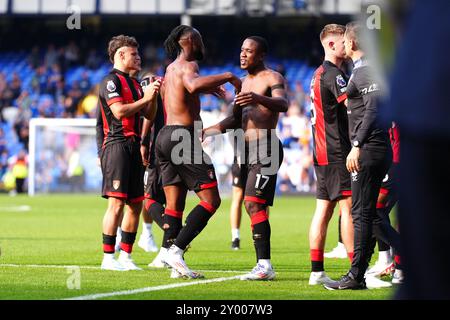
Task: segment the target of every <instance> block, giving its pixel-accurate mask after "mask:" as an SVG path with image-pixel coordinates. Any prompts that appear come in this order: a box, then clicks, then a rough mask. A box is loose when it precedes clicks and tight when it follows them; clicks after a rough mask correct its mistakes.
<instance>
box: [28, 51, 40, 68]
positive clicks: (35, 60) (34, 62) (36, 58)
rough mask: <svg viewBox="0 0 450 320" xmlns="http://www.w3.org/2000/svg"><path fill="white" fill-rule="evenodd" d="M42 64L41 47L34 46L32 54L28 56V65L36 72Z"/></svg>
mask: <svg viewBox="0 0 450 320" xmlns="http://www.w3.org/2000/svg"><path fill="white" fill-rule="evenodd" d="M40 64H41V57H40V55H39V47H38V46H34V47H33V48H32V49H31V53H30V55H29V56H28V65H29V66H30V67H31V69H33V70H36V68H38V67H39V66H40Z"/></svg>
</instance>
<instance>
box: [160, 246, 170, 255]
mask: <svg viewBox="0 0 450 320" xmlns="http://www.w3.org/2000/svg"><path fill="white" fill-rule="evenodd" d="M167 251H169V249H167V248H164V247H161V248H160V249H159V253H158V254H166V253H167Z"/></svg>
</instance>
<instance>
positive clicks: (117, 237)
mask: <svg viewBox="0 0 450 320" xmlns="http://www.w3.org/2000/svg"><path fill="white" fill-rule="evenodd" d="M116 234H117V235H116V243H119V242H120V240H122V228H121V227H117V233H116Z"/></svg>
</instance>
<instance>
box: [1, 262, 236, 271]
mask: <svg viewBox="0 0 450 320" xmlns="http://www.w3.org/2000/svg"><path fill="white" fill-rule="evenodd" d="M1 267H11V268H50V269H66V268H73V267H78V268H80V269H98V270H100V267H94V266H77V265H58V264H55V265H51V264H8V263H4V264H0V268H1ZM157 269H160V270H164V269H163V268H148V269H146V270H157ZM196 270H198V269H196ZM198 271H201V272H220V273H225V272H226V273H239V272H243V271H242V270H239V271H238V270H209V269H208V270H198Z"/></svg>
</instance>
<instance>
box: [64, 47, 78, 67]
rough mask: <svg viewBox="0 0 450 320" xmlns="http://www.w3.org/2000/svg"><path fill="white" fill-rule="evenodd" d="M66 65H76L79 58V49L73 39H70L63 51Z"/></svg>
mask: <svg viewBox="0 0 450 320" xmlns="http://www.w3.org/2000/svg"><path fill="white" fill-rule="evenodd" d="M64 57H65V60H66V66H67V67H68V68H70V67H73V66H74V65H76V64H77V63H78V62H79V60H80V50H79V48H78V47H77V45H76V44H75V42H74V41H70V43H69V45H68V46H67V47H66V51H65V56H64Z"/></svg>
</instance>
